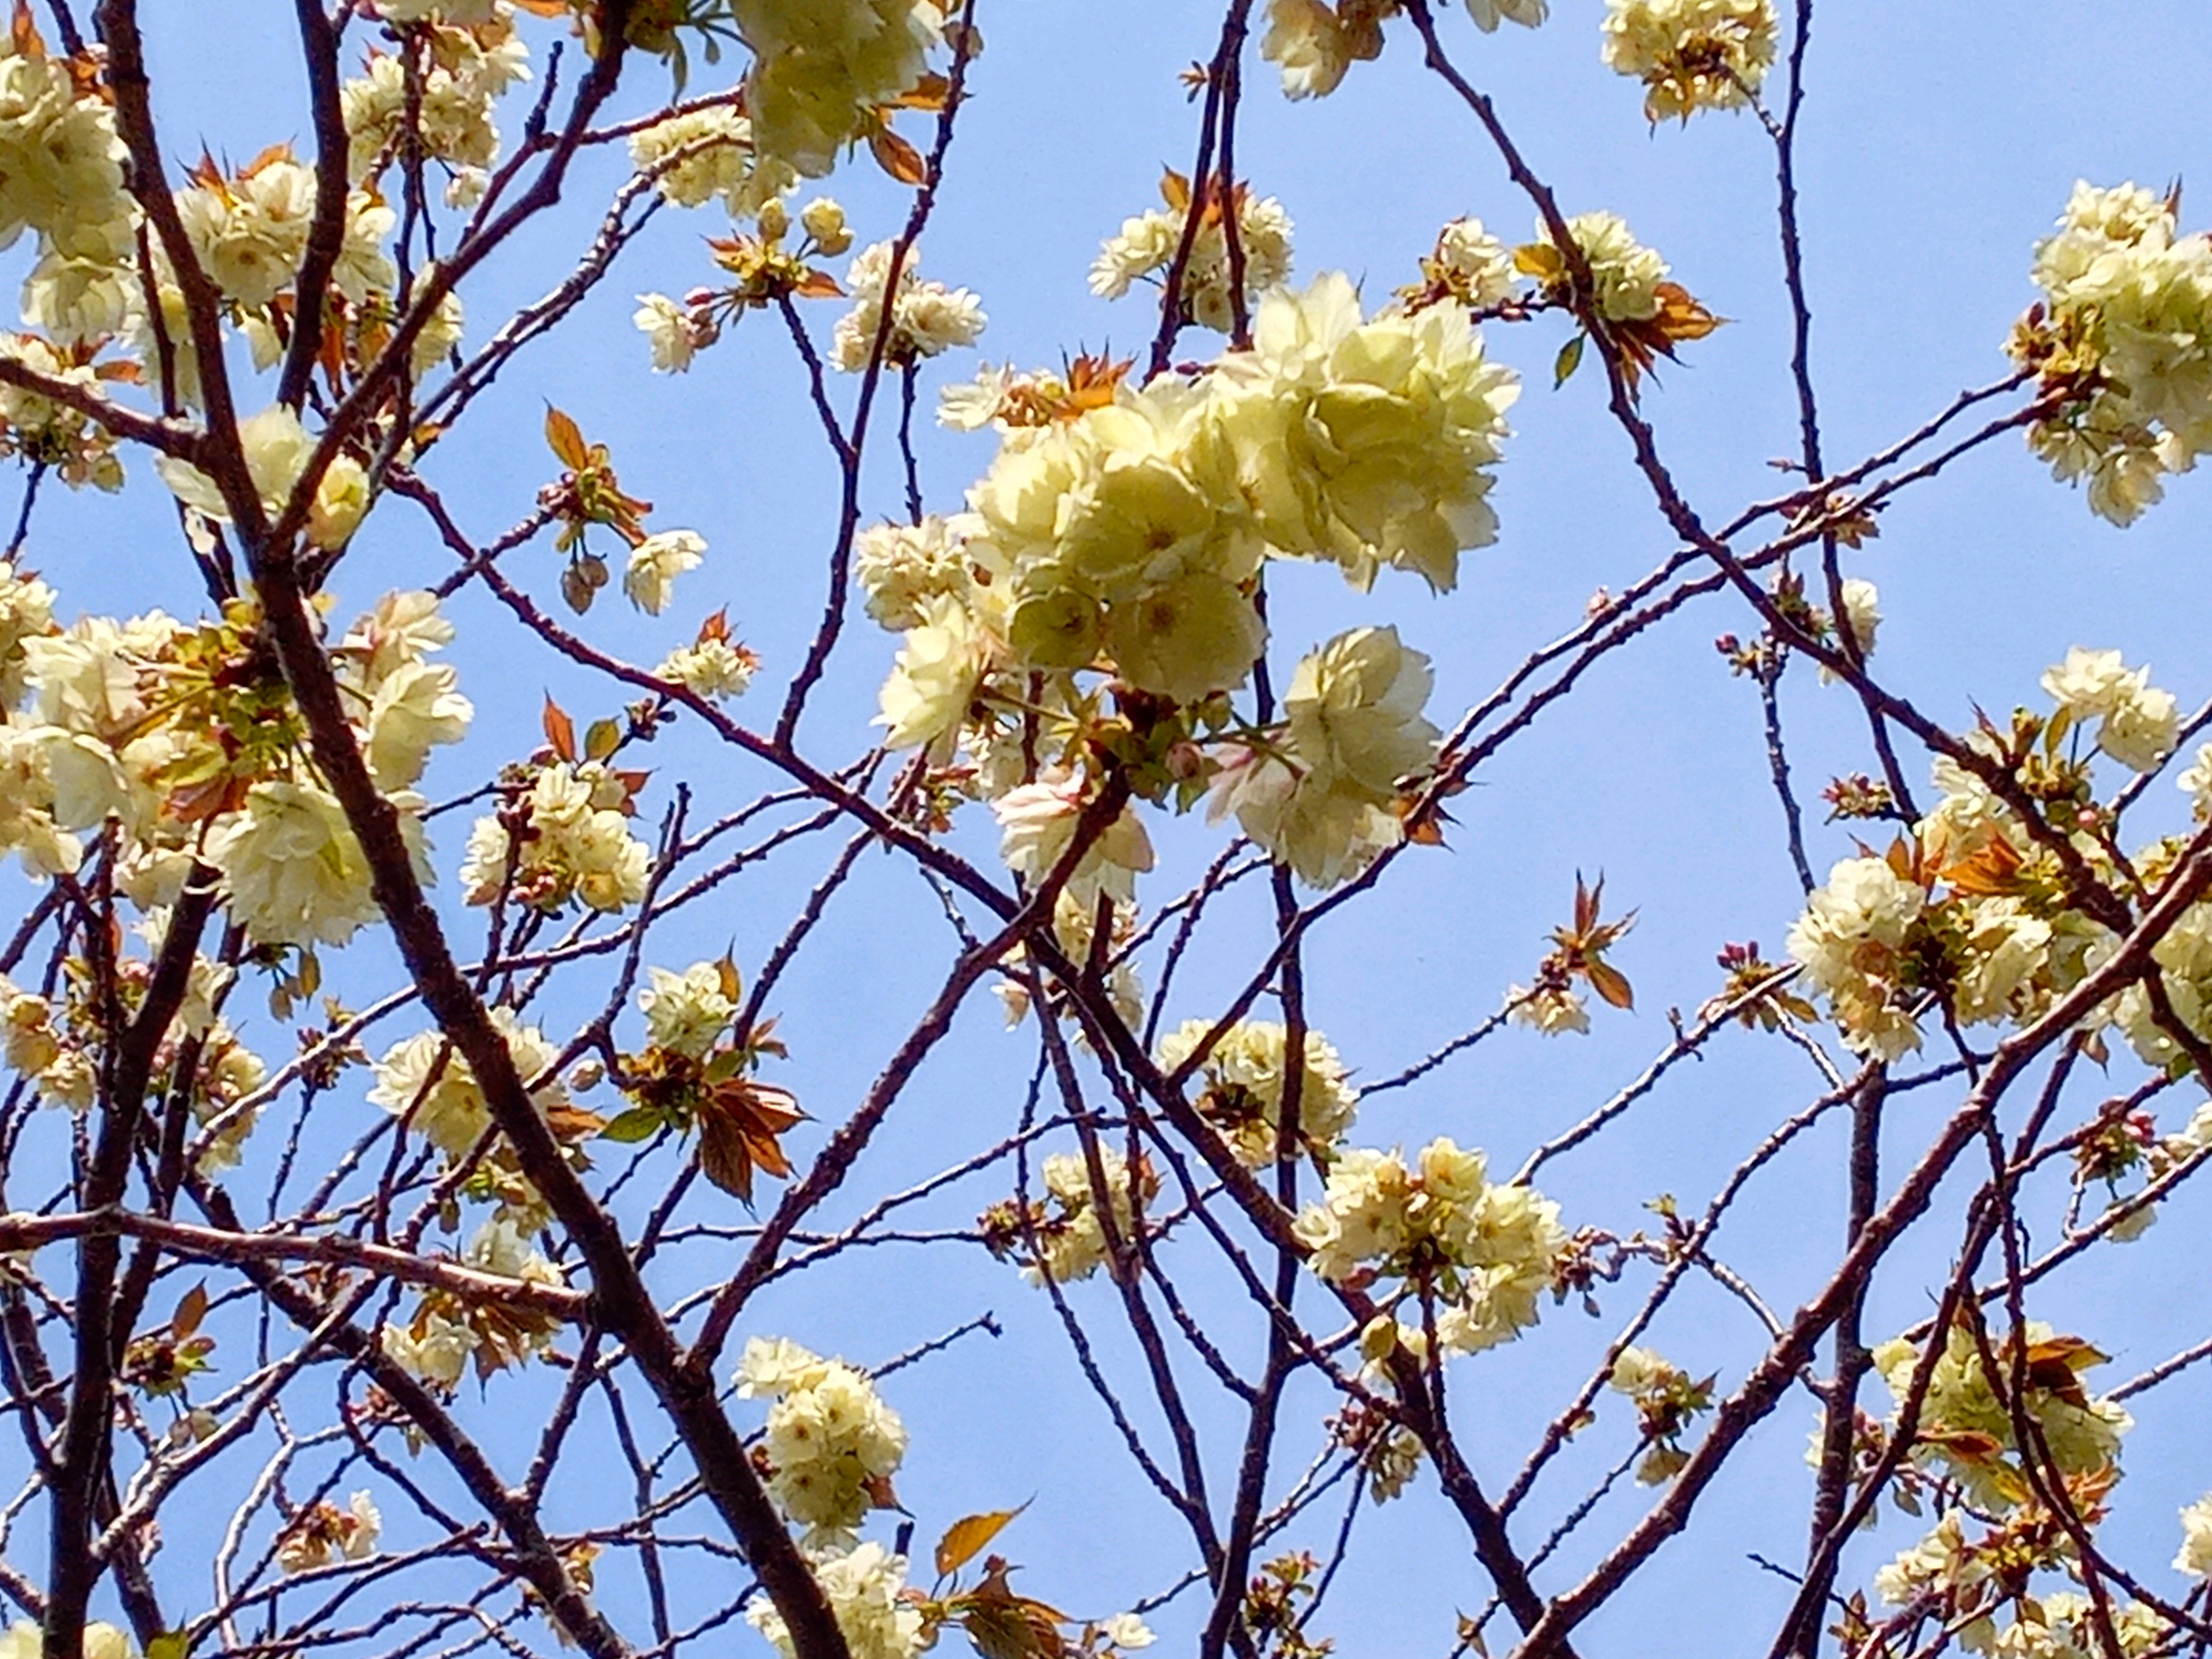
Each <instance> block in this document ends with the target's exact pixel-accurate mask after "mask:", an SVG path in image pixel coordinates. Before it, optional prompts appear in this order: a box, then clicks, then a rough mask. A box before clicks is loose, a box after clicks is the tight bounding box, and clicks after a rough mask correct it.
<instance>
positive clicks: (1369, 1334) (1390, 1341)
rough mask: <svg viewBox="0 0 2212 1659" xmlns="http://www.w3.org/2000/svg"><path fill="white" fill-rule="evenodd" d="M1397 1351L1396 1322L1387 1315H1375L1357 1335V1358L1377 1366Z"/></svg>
mask: <svg viewBox="0 0 2212 1659" xmlns="http://www.w3.org/2000/svg"><path fill="white" fill-rule="evenodd" d="M1397 1351H1398V1322H1397V1321H1396V1320H1395V1318H1393V1317H1392V1316H1390V1315H1389V1314H1376V1316H1375V1317H1374V1318H1372V1319H1370V1320H1369V1321H1368V1322H1367V1324H1366V1326H1365V1328H1363V1329H1362V1330H1361V1331H1360V1333H1359V1357H1360V1358H1363V1359H1364V1360H1365V1361H1366V1362H1367V1363H1368V1364H1370V1365H1379V1364H1382V1363H1383V1361H1384V1360H1386V1359H1388V1358H1389V1357H1390V1356H1391V1355H1392V1354H1394V1353H1395V1352H1397Z"/></svg>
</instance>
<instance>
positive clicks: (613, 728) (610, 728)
mask: <svg viewBox="0 0 2212 1659" xmlns="http://www.w3.org/2000/svg"><path fill="white" fill-rule="evenodd" d="M621 746H622V727H621V726H617V725H616V724H615V722H614V721H612V720H593V721H592V723H591V725H590V726H588V727H587V728H586V730H585V732H584V758H585V759H586V760H595V761H603V760H605V759H606V758H607V757H608V756H610V755H611V754H613V753H614V752H615V750H617V749H618V748H620V747H621Z"/></svg>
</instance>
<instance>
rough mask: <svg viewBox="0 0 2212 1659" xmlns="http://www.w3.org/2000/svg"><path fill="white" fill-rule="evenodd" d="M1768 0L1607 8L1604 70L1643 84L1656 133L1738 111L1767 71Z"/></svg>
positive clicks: (1620, 2) (1770, 45) (1671, 1)
mask: <svg viewBox="0 0 2212 1659" xmlns="http://www.w3.org/2000/svg"><path fill="white" fill-rule="evenodd" d="M1776 33H1777V30H1776V23H1775V17H1774V4H1773V0H1608V3H1607V10H1606V18H1605V25H1604V34H1605V46H1604V57H1605V63H1606V67H1607V68H1608V69H1611V70H1616V71H1617V72H1619V73H1620V74H1622V75H1626V76H1633V77H1634V78H1635V79H1637V80H1639V81H1641V82H1644V114H1645V116H1647V117H1648V118H1650V120H1651V121H1652V122H1653V123H1654V124H1655V125H1656V124H1657V123H1658V122H1661V121H1665V120H1670V119H1674V118H1680V119H1682V120H1685V121H1686V120H1688V119H1689V118H1690V116H1691V114H1692V112H1693V111H1696V110H1700V109H1741V108H1742V107H1743V106H1745V105H1746V104H1747V103H1749V102H1750V101H1751V100H1752V98H1753V96H1754V95H1755V94H1757V93H1758V91H1759V82H1761V81H1763V80H1765V77H1766V71H1767V70H1769V69H1771V67H1773V64H1774V56H1775V44H1776Z"/></svg>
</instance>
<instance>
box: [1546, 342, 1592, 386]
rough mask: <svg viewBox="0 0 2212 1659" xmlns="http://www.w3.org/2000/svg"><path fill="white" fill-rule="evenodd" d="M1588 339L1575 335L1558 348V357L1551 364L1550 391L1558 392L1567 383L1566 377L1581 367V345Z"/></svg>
mask: <svg viewBox="0 0 2212 1659" xmlns="http://www.w3.org/2000/svg"><path fill="white" fill-rule="evenodd" d="M1588 339H1589V335H1587V334H1577V335H1576V336H1575V337H1574V338H1573V339H1571V340H1570V341H1568V342H1567V343H1566V344H1565V345H1563V346H1561V347H1560V348H1559V356H1558V357H1556V358H1555V359H1553V363H1552V389H1553V391H1555V392H1556V391H1558V390H1559V387H1561V386H1565V384H1566V383H1567V377H1568V376H1569V375H1571V374H1573V373H1574V372H1575V371H1576V370H1577V369H1578V368H1581V367H1582V366H1583V343H1584V342H1585V341H1587V340H1588Z"/></svg>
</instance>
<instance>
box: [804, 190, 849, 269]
mask: <svg viewBox="0 0 2212 1659" xmlns="http://www.w3.org/2000/svg"><path fill="white" fill-rule="evenodd" d="M799 223H800V224H801V225H803V226H805V228H806V234H808V235H809V236H811V237H812V238H813V239H814V245H815V246H817V247H818V248H820V249H821V250H822V252H824V253H826V254H829V255H832V256H835V255H836V254H840V253H842V252H844V251H845V250H846V249H847V248H848V247H850V246H853V232H852V230H851V228H850V227H848V225H847V224H846V223H845V210H844V209H843V208H842V207H840V206H838V205H837V204H836V202H834V201H832V200H831V199H830V198H829V197H827V196H817V197H815V198H814V199H813V200H812V201H811V202H809V203H808V204H806V207H805V210H804V211H803V212H801V213H800V214H799Z"/></svg>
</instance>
